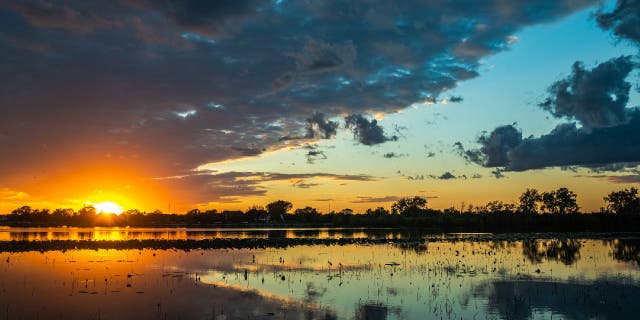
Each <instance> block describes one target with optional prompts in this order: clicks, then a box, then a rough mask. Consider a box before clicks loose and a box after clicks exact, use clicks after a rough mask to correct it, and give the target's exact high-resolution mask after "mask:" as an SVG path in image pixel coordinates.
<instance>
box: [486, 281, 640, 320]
mask: <svg viewBox="0 0 640 320" xmlns="http://www.w3.org/2000/svg"><path fill="white" fill-rule="evenodd" d="M639 285H640V284H639V283H637V282H634V281H633V280H629V279H624V278H600V279H598V280H595V281H590V282H580V281H568V282H549V281H541V280H515V281H510V280H498V281H493V282H485V283H483V284H481V285H480V286H478V287H477V288H476V289H475V292H474V295H476V296H481V297H484V298H486V299H488V300H489V301H488V306H487V308H488V312H489V313H497V314H499V315H500V316H501V317H504V318H506V319H529V318H531V317H532V316H533V315H534V314H536V315H539V313H548V312H552V313H553V314H562V315H563V316H564V317H566V318H568V319H593V318H598V319H634V318H636V317H637V315H638V314H640V304H638V302H637V297H638V296H639V295H640V286H639Z"/></svg>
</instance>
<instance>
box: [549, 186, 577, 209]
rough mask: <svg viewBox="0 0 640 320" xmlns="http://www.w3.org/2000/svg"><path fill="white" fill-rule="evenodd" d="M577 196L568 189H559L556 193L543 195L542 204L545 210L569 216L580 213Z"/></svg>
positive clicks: (551, 192)
mask: <svg viewBox="0 0 640 320" xmlns="http://www.w3.org/2000/svg"><path fill="white" fill-rule="evenodd" d="M576 198H577V196H576V194H575V193H574V192H573V191H571V190H569V189H567V188H559V189H558V190H555V191H550V192H545V193H543V194H542V204H543V207H544V210H545V211H547V212H549V213H554V214H569V213H577V212H578V209H579V207H578V203H577V201H576Z"/></svg>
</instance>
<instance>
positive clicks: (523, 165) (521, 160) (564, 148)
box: [454, 56, 640, 178]
mask: <svg viewBox="0 0 640 320" xmlns="http://www.w3.org/2000/svg"><path fill="white" fill-rule="evenodd" d="M635 68H638V63H637V62H635V61H634V60H633V58H632V57H630V56H621V57H618V58H613V59H611V60H609V61H605V62H603V63H601V64H599V65H597V66H596V67H594V68H593V69H591V70H587V69H585V68H584V67H583V66H582V64H581V63H579V62H576V63H574V65H573V72H572V74H571V75H570V76H569V77H567V78H566V79H562V80H560V81H557V82H556V83H554V84H553V85H552V86H551V88H550V89H549V92H550V94H551V97H549V98H548V99H547V100H545V101H544V102H543V103H542V104H541V106H542V107H543V108H544V109H546V110H548V111H549V112H550V113H551V114H553V115H554V116H556V117H564V118H568V119H570V120H576V121H578V123H575V122H569V123H563V124H559V125H558V126H556V127H555V128H554V129H553V130H552V131H551V132H549V133H547V134H543V135H541V136H539V137H533V136H531V137H528V138H524V139H523V138H522V133H521V132H520V130H519V129H517V128H515V127H514V126H513V125H507V126H501V127H498V128H496V129H494V130H493V131H492V132H491V133H490V134H489V135H487V134H484V135H482V136H481V137H480V138H479V139H478V141H477V142H478V143H479V144H480V145H481V147H480V148H479V149H465V148H464V147H463V145H462V144H461V143H459V142H458V143H456V144H455V145H454V147H455V149H456V150H457V152H458V153H459V154H460V155H461V156H462V157H463V158H465V159H466V160H467V161H470V162H474V163H477V164H480V165H482V166H485V167H497V169H496V170H494V172H492V173H493V174H494V176H496V178H501V177H503V176H504V175H503V172H505V171H524V170H529V169H542V168H547V167H560V168H562V169H564V170H577V168H578V167H586V168H589V169H592V170H594V171H598V170H603V171H611V170H613V169H617V170H624V169H625V168H627V167H629V166H631V164H633V163H636V162H638V161H640V138H638V135H637V132H638V130H640V107H630V106H628V101H629V93H630V90H631V84H630V83H629V82H627V81H626V78H627V77H628V76H629V74H630V72H632V71H633V70H634V69H635ZM599 168H601V169H599Z"/></svg>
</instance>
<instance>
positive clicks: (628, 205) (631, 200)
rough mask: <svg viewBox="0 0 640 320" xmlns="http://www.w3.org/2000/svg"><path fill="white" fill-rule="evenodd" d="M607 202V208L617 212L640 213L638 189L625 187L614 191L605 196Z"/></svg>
mask: <svg viewBox="0 0 640 320" xmlns="http://www.w3.org/2000/svg"><path fill="white" fill-rule="evenodd" d="M604 201H605V202H607V209H608V210H609V211H611V212H615V213H617V214H638V213H640V197H638V189H636V188H633V187H632V188H631V189H624V190H620V191H614V192H611V193H609V195H607V196H606V197H604Z"/></svg>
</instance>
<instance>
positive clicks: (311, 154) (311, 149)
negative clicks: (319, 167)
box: [302, 144, 327, 164]
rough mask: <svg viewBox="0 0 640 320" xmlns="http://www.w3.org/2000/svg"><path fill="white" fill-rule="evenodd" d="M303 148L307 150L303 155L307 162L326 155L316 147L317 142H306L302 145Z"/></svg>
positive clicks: (312, 162) (311, 162)
mask: <svg viewBox="0 0 640 320" xmlns="http://www.w3.org/2000/svg"><path fill="white" fill-rule="evenodd" d="M302 148H303V149H305V150H307V153H306V154H305V157H306V158H307V163H308V164H314V163H315V162H316V161H317V160H320V159H321V160H324V159H327V155H326V154H325V153H324V151H322V150H320V149H319V148H318V145H317V144H306V145H304V146H302Z"/></svg>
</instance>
